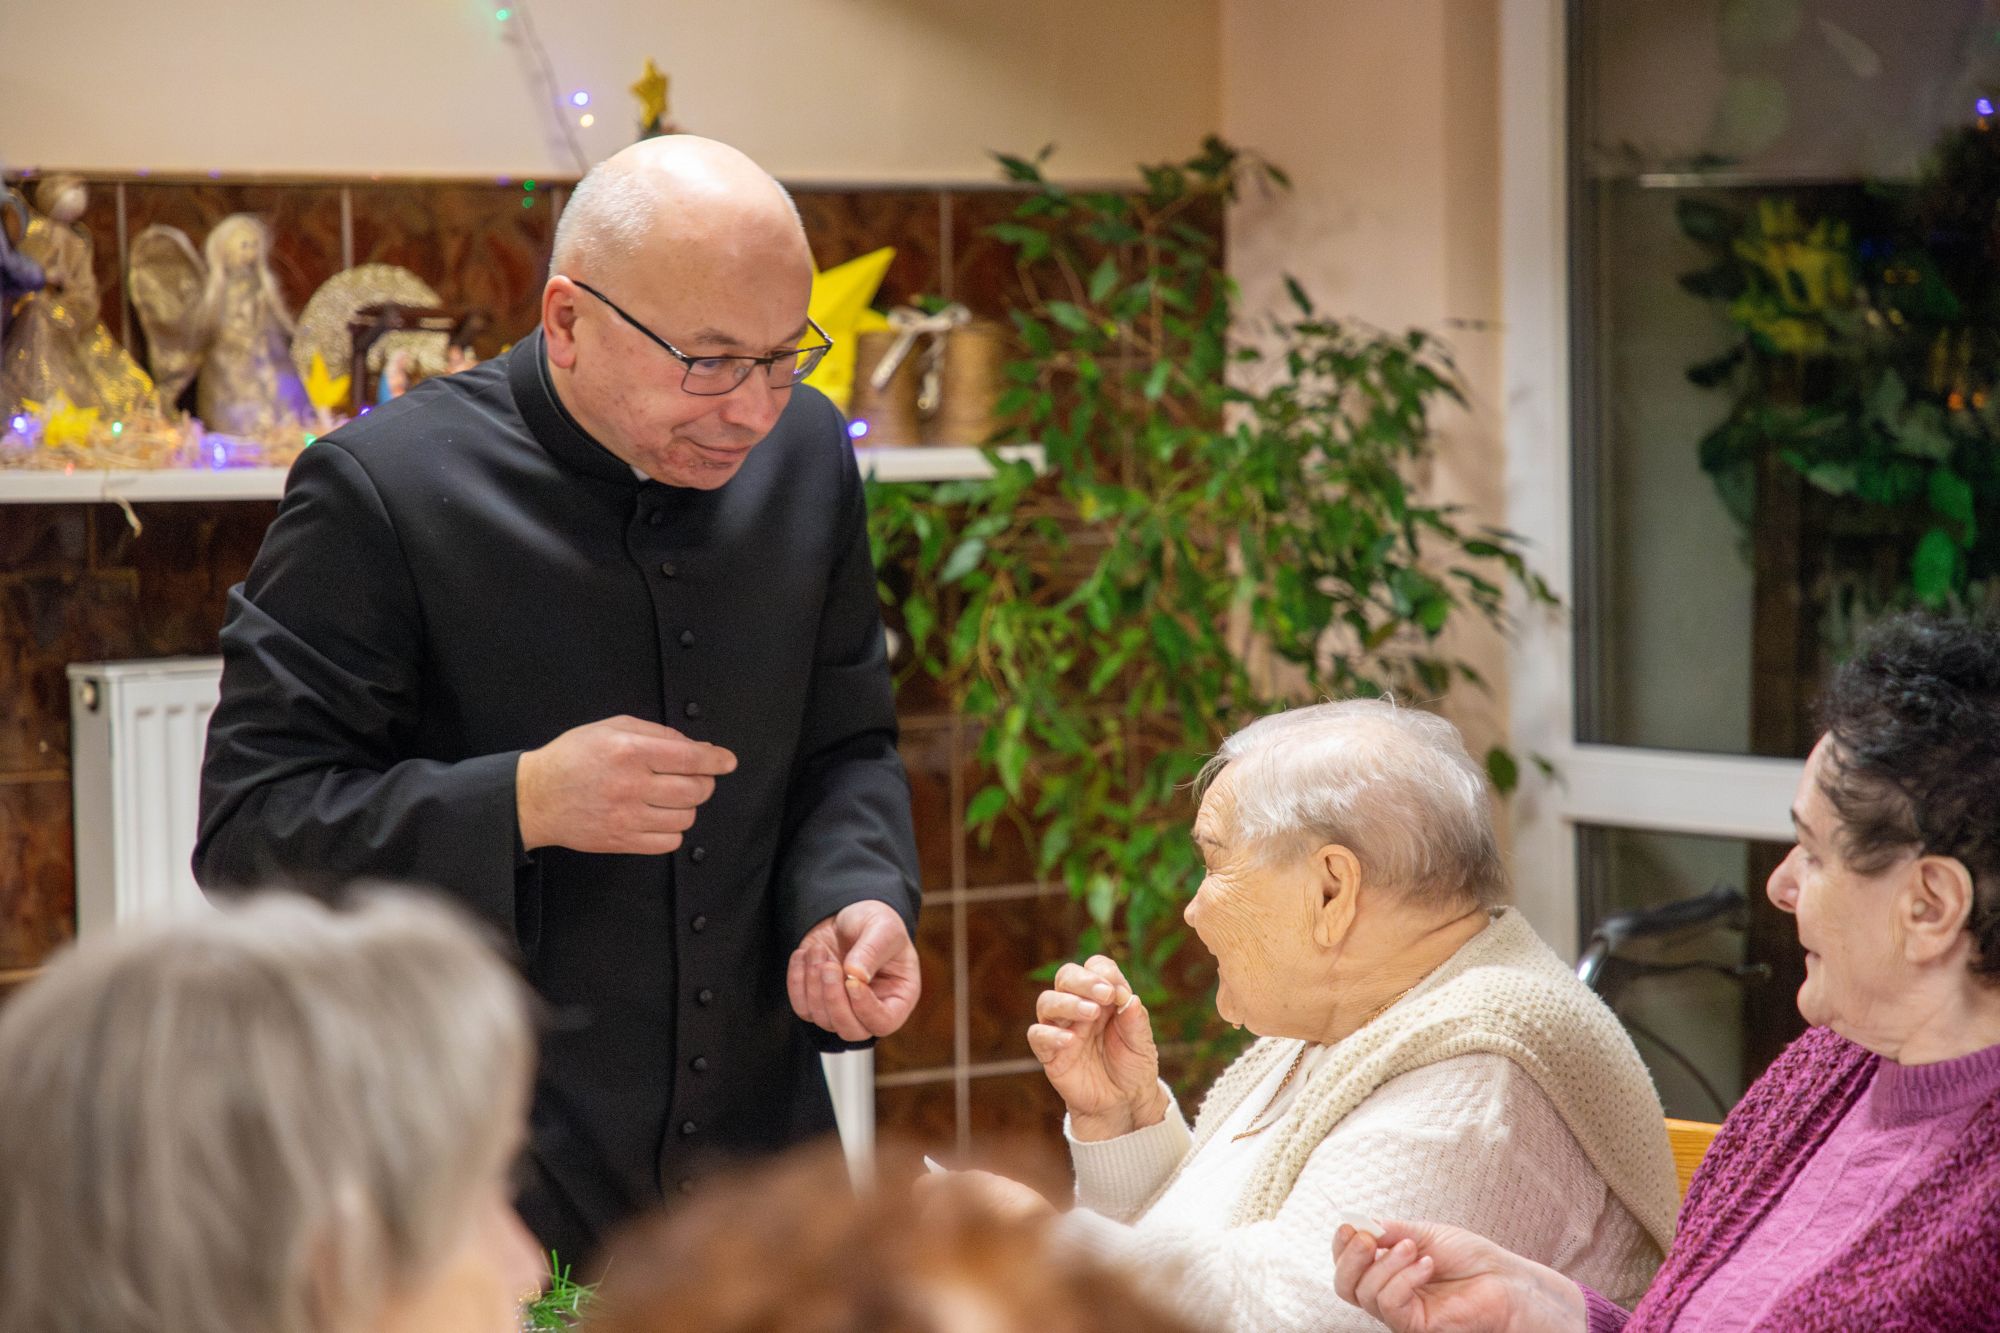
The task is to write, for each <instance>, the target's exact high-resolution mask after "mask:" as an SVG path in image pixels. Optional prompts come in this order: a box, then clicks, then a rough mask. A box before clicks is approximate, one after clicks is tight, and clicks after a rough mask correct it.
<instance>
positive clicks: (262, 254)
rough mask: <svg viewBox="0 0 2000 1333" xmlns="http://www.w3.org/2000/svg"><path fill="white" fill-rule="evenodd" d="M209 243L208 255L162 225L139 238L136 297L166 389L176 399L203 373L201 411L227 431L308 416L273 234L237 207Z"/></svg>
mask: <svg viewBox="0 0 2000 1333" xmlns="http://www.w3.org/2000/svg"><path fill="white" fill-rule="evenodd" d="M203 249H204V250H205V251H206V258H205V259H204V257H203V255H201V254H197V253H196V252H195V248H194V245H193V243H192V242H191V241H189V240H188V238H187V234H186V233H185V232H183V231H181V230H180V228H178V227H168V226H163V225H157V224H156V225H154V226H151V227H148V228H146V229H145V230H144V231H142V232H140V233H139V235H138V237H137V238H136V239H134V241H133V242H132V255H131V275H132V276H131V283H132V305H133V307H134V308H135V309H137V310H138V312H139V323H140V324H141V325H142V326H143V327H144V328H145V330H146V346H147V359H148V361H149V362H150V363H151V365H152V368H153V374H154V375H155V376H157V377H158V378H159V381H160V387H161V390H162V392H163V393H164V394H168V395H171V396H173V397H175V398H178V397H179V396H180V394H181V392H182V391H183V390H185V389H186V388H187V384H188V381H189V380H190V379H196V386H195V412H196V415H198V416H199V417H200V418H201V420H202V424H203V425H205V426H207V428H208V429H210V430H212V431H220V432H222V433H223V434H226V435H252V434H256V433H257V432H259V431H263V430H268V429H270V428H272V427H276V426H282V425H287V424H290V423H294V422H298V421H303V420H305V419H307V417H308V414H309V412H310V410H311V409H310V405H309V403H308V400H307V398H306V391H305V386H304V385H303V384H301V383H300V382H299V374H298V370H297V368H296V367H294V366H293V365H292V353H291V344H292V316H291V312H290V311H289V310H287V309H286V308H285V300H284V297H283V296H282V295H280V294H279V292H278V283H277V279H276V278H275V277H274V276H273V275H272V273H271V264H270V252H271V238H270V233H269V232H268V231H266V230H265V228H264V224H263V223H262V222H259V221H258V220H257V219H256V218H254V217H252V216H251V215H250V214H248V213H232V214H230V215H229V216H228V217H226V218H224V219H223V220H222V221H220V222H218V223H216V224H215V230H213V231H211V232H209V234H208V242H207V244H206V245H205V246H204V247H203ZM197 377H198V378H197Z"/></svg>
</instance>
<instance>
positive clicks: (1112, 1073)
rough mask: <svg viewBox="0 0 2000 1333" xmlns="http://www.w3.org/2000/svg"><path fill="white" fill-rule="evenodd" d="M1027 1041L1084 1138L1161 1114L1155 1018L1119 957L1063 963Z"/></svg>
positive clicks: (1125, 1130) (1110, 1134)
mask: <svg viewBox="0 0 2000 1333" xmlns="http://www.w3.org/2000/svg"><path fill="white" fill-rule="evenodd" d="M1035 1018H1036V1019H1037V1022H1036V1023H1035V1025H1034V1026H1033V1027H1031V1028H1029V1029H1028V1046H1029V1048H1030V1049H1031V1050H1033V1051H1034V1053H1035V1058H1036V1059H1037V1060H1040V1061H1041V1062H1042V1072H1043V1073H1045V1074H1047V1075H1048V1076H1049V1082H1050V1083H1052V1084H1054V1085H1055V1090H1056V1091H1057V1092H1059V1093H1061V1094H1062V1099H1063V1101H1064V1102H1065V1103H1066V1104H1067V1105H1068V1107H1069V1115H1070V1132H1071V1133H1072V1134H1074V1135H1075V1136H1076V1137H1077V1138H1079V1139H1083V1140H1086V1141H1094V1140H1101V1139H1110V1138H1116V1137H1118V1136H1119V1135H1121V1134H1130V1133H1132V1132H1133V1131H1134V1130H1139V1129H1145V1128H1146V1127H1147V1126H1149V1125H1156V1124H1158V1123H1159V1122H1160V1120H1161V1119H1162V1118H1163V1117H1164V1116H1165V1115H1166V1112H1167V1097H1166V1094H1165V1093H1164V1092H1162V1091H1161V1090H1160V1051H1159V1048H1158V1047H1157V1046H1155V1045H1154V1044H1153V1022H1152V1019H1151V1018H1150V1017H1148V1016H1147V1014H1146V1006H1145V1005H1143V1004H1141V1003H1139V997H1138V996H1137V995H1134V994H1133V993H1132V987H1131V986H1130V985H1129V984H1127V982H1126V980H1125V974H1124V973H1122V972H1120V971H1119V970H1118V964H1116V963H1114V962H1112V961H1111V960H1110V959H1109V958H1106V957H1105V956H1104V955H1103V954H1098V955H1096V956H1095V957H1093V958H1092V959H1091V960H1090V961H1089V962H1087V963H1084V964H1082V965H1081V966H1079V965H1078V964H1076V963H1065V964H1063V966H1062V968H1061V970H1059V971H1058V972H1057V973H1056V977H1055V984H1054V985H1052V986H1051V987H1050V988H1049V989H1048V990H1045V991H1043V992H1042V995H1041V998H1040V999H1039V1000H1037V1001H1036V1002H1035Z"/></svg>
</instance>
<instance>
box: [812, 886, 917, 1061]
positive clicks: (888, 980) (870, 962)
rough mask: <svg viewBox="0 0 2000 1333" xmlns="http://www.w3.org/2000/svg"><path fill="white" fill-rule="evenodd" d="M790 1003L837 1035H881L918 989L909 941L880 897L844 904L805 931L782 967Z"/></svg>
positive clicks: (905, 1012)
mask: <svg viewBox="0 0 2000 1333" xmlns="http://www.w3.org/2000/svg"><path fill="white" fill-rule="evenodd" d="M785 989H786V991H787V992H789V994H790V995H791V999H792V1010H793V1012H794V1013H796V1014H798V1016H799V1017H800V1018H803V1019H805V1020H806V1022H808V1023H816V1024H818V1025H819V1026H820V1027H823V1028H825V1029H826V1030H827V1031H828V1032H831V1033H833V1034H834V1035H835V1036H837V1037H839V1038H840V1039H841V1040H842V1041H868V1040H870V1039H871V1038H875V1037H886V1036H888V1035H889V1034H890V1033H892V1032H894V1031H895V1030H896V1029H897V1028H900V1027H901V1026H903V1024H904V1022H905V1021H907V1020H908V1018H909V1017H910V1011H911V1010H913V1009H915V1008H916V1007H917V997H918V996H919V995H921V994H923V989H924V983H923V975H922V973H921V971H920V970H919V968H918V966H917V946H916V945H915V944H914V943H912V942H911V940H910V932H909V931H908V930H907V929H906V928H905V927H904V925H903V918H902V917H900V916H897V915H896V910H895V909H894V908H892V907H890V906H889V904H887V903H884V902H876V901H873V900H869V901H865V902H858V903H850V904H849V905H848V906H846V907H843V908H842V909H841V910H840V911H839V912H837V913H835V914H834V915H833V916H830V917H828V918H827V919H826V920H824V921H822V922H820V923H819V924H818V925H816V926H814V927H813V928H812V929H811V930H809V931H807V932H806V937H805V939H803V940H801V941H800V942H799V947H798V948H797V949H795V950H793V952H792V963H791V967H790V968H789V969H788V970H787V971H786V973H785Z"/></svg>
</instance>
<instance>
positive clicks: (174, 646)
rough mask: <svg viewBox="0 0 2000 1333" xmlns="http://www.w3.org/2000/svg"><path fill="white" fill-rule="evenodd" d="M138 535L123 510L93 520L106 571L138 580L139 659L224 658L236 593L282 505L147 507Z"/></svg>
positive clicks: (96, 515)
mask: <svg viewBox="0 0 2000 1333" xmlns="http://www.w3.org/2000/svg"><path fill="white" fill-rule="evenodd" d="M139 512H140V518H141V520H142V522H143V525H144V526H143V531H141V532H140V533H138V534H137V535H134V534H133V532H132V530H131V527H130V526H129V525H128V524H127V523H126V522H125V521H124V519H123V517H122V516H121V515H119V514H118V512H117V511H116V510H112V509H104V508H102V507H100V508H99V509H98V511H97V512H96V513H94V514H93V515H92V520H93V522H94V524H95V527H96V529H97V548H98V560H99V563H100V566H101V567H118V568H128V569H130V570H132V571H133V572H134V573H135V574H136V575H137V577H138V580H139V588H140V598H139V609H138V623H137V630H138V646H137V649H136V652H135V653H134V655H135V656H139V657H177V656H181V655H189V654H191V655H196V656H206V655H208V654H211V653H215V652H219V651H221V649H220V645H219V644H218V643H217V636H218V635H219V634H220V632H221V630H222V618H223V613H224V611H225V609H226V605H227V600H228V595H229V589H230V588H231V587H233V586H234V585H235V584H237V583H240V582H242V581H243V578H244V576H245V575H247V574H248V573H249V572H250V562H251V561H252V560H254V559H255V558H256V555H257V550H258V548H259V547H260V546H261V545H262V544H263V541H264V531H265V529H266V528H268V527H270V526H271V520H272V519H273V518H275V517H276V516H277V512H278V506H277V502H276V501H232V502H227V503H224V502H215V503H210V504H161V505H144V506H141V507H140V511H139Z"/></svg>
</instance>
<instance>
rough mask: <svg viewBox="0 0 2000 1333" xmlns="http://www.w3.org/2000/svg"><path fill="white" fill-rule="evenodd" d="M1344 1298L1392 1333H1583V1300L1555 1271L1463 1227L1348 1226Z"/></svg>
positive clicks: (1343, 1241) (1342, 1256)
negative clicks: (1372, 1229) (1375, 1232)
mask: <svg viewBox="0 0 2000 1333" xmlns="http://www.w3.org/2000/svg"><path fill="white" fill-rule="evenodd" d="M1333 1258H1334V1266H1333V1285H1334V1289H1335V1290H1337V1291H1338V1292H1339V1293H1340V1298H1341V1299H1342V1300H1344V1301H1346V1302H1347V1303H1348V1304H1350V1305H1356V1306H1359V1307H1360V1308H1361V1309H1362V1310H1364V1311H1366V1312H1367V1313H1368V1314H1371V1315H1373V1316H1374V1317H1375V1318H1377V1319H1379V1320H1381V1321H1382V1322H1383V1323H1385V1324H1387V1325H1388V1326H1389V1328H1390V1329H1391V1330H1392V1331H1393V1333H1584V1330H1585V1329H1586V1327H1587V1326H1588V1315H1587V1313H1586V1312H1585V1309H1584V1304H1583V1292H1582V1291H1581V1290H1580V1289H1579V1288H1578V1287H1577V1285H1576V1283H1574V1282H1572V1281H1570V1280H1569V1279H1568V1278H1566V1277H1564V1276H1563V1275H1562V1274H1561V1273H1558V1272H1556V1271H1555V1270H1554V1269H1552V1268H1546V1267H1544V1266H1542V1265H1541V1264H1538V1263H1536V1262H1534V1261H1533V1260H1532V1259H1523V1258H1522V1257H1521V1256H1520V1255H1518V1254H1515V1253H1514V1252H1513V1251H1512V1250H1507V1249H1503V1248H1501V1247H1500V1246H1498V1245H1495V1244H1494V1243H1493V1242H1492V1241H1490V1240H1487V1239H1486V1238H1485V1237H1484V1236H1479V1235H1475V1234H1473V1233H1472V1232H1470V1231H1466V1230H1463V1229H1461V1228H1459V1227H1448V1226H1430V1225H1423V1224H1412V1223H1404V1222H1390V1223H1386V1224H1384V1226H1383V1228H1382V1234H1381V1236H1380V1237H1375V1236H1371V1235H1369V1234H1368V1233H1367V1232H1365V1231H1364V1232H1357V1231H1356V1230H1354V1228H1352V1227H1350V1226H1342V1227H1341V1228H1340V1229H1339V1230H1338V1231H1337V1232H1335V1233H1334V1238H1333Z"/></svg>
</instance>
